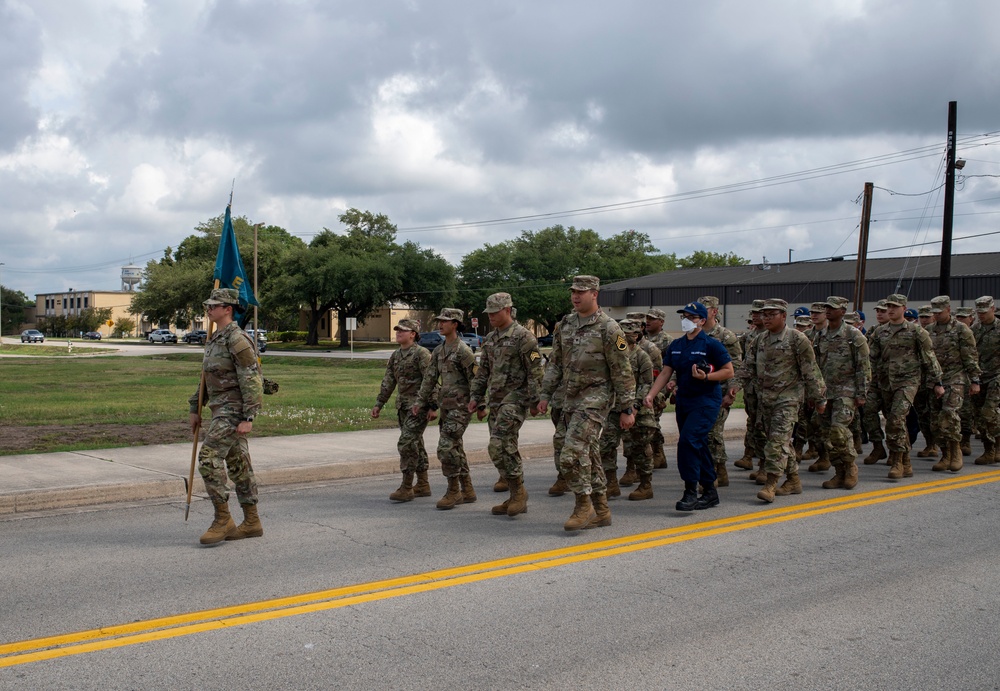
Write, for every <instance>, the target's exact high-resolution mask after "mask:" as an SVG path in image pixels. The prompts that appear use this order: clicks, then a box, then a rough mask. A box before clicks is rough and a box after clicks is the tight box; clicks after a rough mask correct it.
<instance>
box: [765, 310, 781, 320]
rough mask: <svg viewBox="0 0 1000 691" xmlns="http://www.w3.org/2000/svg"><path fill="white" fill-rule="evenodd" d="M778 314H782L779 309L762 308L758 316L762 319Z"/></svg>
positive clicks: (772, 317) (771, 317)
mask: <svg viewBox="0 0 1000 691" xmlns="http://www.w3.org/2000/svg"><path fill="white" fill-rule="evenodd" d="M779 314H783V312H781V310H764V311H762V312H761V313H760V316H762V317H764V319H774V318H775V317H777V316H778V315H779Z"/></svg>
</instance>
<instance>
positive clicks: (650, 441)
mask: <svg viewBox="0 0 1000 691" xmlns="http://www.w3.org/2000/svg"><path fill="white" fill-rule="evenodd" d="M646 314H647V313H646V312H629V313H628V314H627V315H626V319H627V320H629V321H635V322H636V323H637V324H638V326H639V329H638V331H636V338H637V342H636V345H637V347H638V348H639V349H640V350H642V351H644V352H645V353H646V355H648V356H649V361H650V363H652V367H653V378H654V379H655V378H656V375H658V374H659V373H660V368H661V367H662V366H663V353H662V352H661V351H660V349H659V348H657V347H656V346H655V345H654V344H653V343H652V342H651V341H650V340H649V339H648V338H646V336H645V335H644V334H643V333H642V328H641V327H642V324H643V323H644V321H645V319H646ZM620 323H624V321H623V322H620ZM662 333H663V332H662V331H661V332H660V334H662ZM640 407H641V401H640ZM666 407H667V397H666V395H665V394H664V393H663V392H662V391H661V392H660V393H659V394H657V396H656V400H655V401H654V403H653V408H654V410H659V411H660V414H661V415H662V412H663V410H664V409H665V408H666ZM636 414H637V415H638V411H637V413H636ZM653 422H654V427H655V429H653V430H650V431H649V433H648V434H643V435H642V439H644V440H646V444H647V446H648V448H643V449H636V450H631V449H629V444H632V443H633V442H635V441H636V440H638V439H639V436H637V435H635V434H625V435H623V436H622V446H623V449H622V451H623V452H624V454H625V458H626V466H627V471H626V475H628V473H629V472H631V473H635V472H636V469H635V464H634V462H633V459H634V458H636V457H637V456H640V455H643V454H649V455H650V457H651V458H653V461H654V464H655V465H656V466H657V467H660V468H665V467H666V465H667V458H666V454H665V451H664V447H663V445H664V442H665V440H664V439H663V432H662V431H660V425H659V420H658V418H657V414H656V413H655V412H654V413H653ZM636 425H638V418H636ZM633 429H634V428H633ZM657 435H658V436H659V440H658V441H657V439H656V436H657ZM629 479H630V481H631V477H630V478H629Z"/></svg>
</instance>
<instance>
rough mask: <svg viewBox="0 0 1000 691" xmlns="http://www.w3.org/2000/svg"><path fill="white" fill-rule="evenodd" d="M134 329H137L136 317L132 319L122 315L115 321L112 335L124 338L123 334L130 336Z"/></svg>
mask: <svg viewBox="0 0 1000 691" xmlns="http://www.w3.org/2000/svg"><path fill="white" fill-rule="evenodd" d="M133 331H135V319H132V318H131V317H121V318H119V319H118V321H116V322H115V326H114V331H113V332H112V335H113V336H114V337H115V338H122V337H123V336H128V335H129V334H131V333H132V332H133Z"/></svg>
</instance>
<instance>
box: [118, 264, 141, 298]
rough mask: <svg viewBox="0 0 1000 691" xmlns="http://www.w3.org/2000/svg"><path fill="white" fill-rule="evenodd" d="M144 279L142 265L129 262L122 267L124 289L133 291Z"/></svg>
mask: <svg viewBox="0 0 1000 691" xmlns="http://www.w3.org/2000/svg"><path fill="white" fill-rule="evenodd" d="M140 281H142V267H141V266H135V265H134V264H129V265H128V266H123V267H122V290H126V291H128V292H132V291H134V290H135V287H136V286H137V285H139V282H140Z"/></svg>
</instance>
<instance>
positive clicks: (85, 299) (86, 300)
mask: <svg viewBox="0 0 1000 691" xmlns="http://www.w3.org/2000/svg"><path fill="white" fill-rule="evenodd" d="M89 303H90V296H89V295H84V296H83V309H87V308H88V307H89V306H90V305H89Z"/></svg>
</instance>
